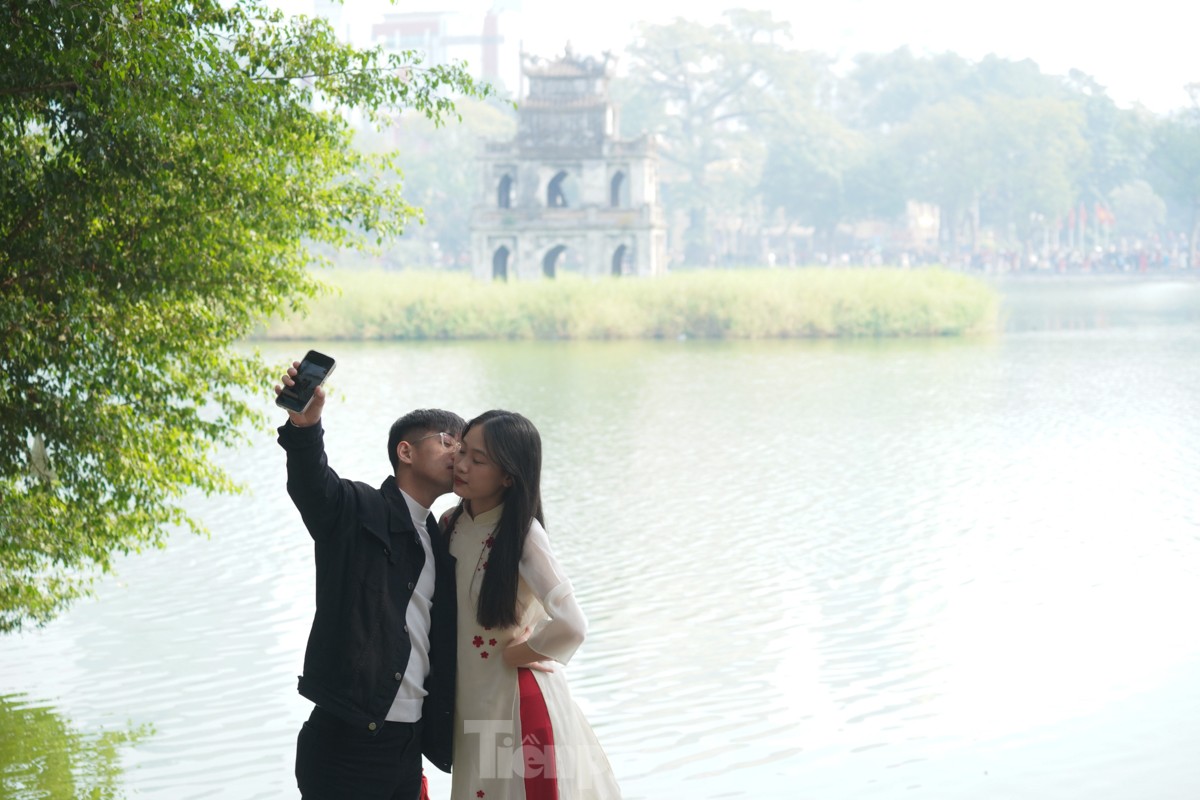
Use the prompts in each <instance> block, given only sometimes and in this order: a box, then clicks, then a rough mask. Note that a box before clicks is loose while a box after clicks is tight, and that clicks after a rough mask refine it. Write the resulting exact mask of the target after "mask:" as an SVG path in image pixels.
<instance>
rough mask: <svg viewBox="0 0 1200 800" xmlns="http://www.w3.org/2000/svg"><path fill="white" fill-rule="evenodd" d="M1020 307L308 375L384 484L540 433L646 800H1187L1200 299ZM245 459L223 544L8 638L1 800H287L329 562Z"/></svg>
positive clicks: (270, 478) (435, 351)
mask: <svg viewBox="0 0 1200 800" xmlns="http://www.w3.org/2000/svg"><path fill="white" fill-rule="evenodd" d="M1001 288H1002V291H1003V292H1004V296H1005V316H1006V320H1007V321H1006V331H1005V333H1003V334H1002V335H999V336H995V337H989V338H982V339H966V340H935V341H833V342H809V341H788V342H748V343H729V342H698V341H686V342H674V341H672V342H631V343H524V342H522V343H442V344H434V343H430V344H395V343H389V344H346V343H325V344H320V343H318V346H319V347H320V349H323V350H326V351H327V352H329V353H331V354H333V355H334V356H336V357H337V358H338V360H339V365H338V369H337V372H336V373H335V376H334V379H333V385H334V388H335V390H336V394H335V399H334V400H333V401H332V402H331V403H330V406H329V408H328V410H327V413H326V422H327V428H328V433H327V442H328V447H329V451H330V460H331V463H332V464H333V465H334V467H335V468H336V469H338V470H339V472H341V474H343V475H346V476H351V477H356V478H360V479H365V480H367V481H369V482H372V483H376V482H378V481H380V480H382V478H383V477H384V476H385V475H386V473H387V472H388V471H389V469H388V464H387V461H386V454H385V450H386V447H385V437H386V429H387V426H388V424H389V423H390V422H391V420H392V419H393V418H394V417H396V416H397V415H398V414H399V413H401V412H403V411H405V410H407V409H409V408H412V407H418V406H430V405H439V406H446V407H450V408H454V409H456V410H458V411H459V412H460V413H462V414H463V415H464V416H471V415H474V414H476V413H478V412H480V411H482V410H484V409H486V408H489V407H494V406H498V407H506V408H511V409H515V410H519V411H522V412H523V413H525V414H526V415H527V416H529V417H530V418H531V419H533V420H534V421H535V422H536V423H537V425H538V426H539V428H540V429H541V431H542V435H543V439H544V442H545V451H546V455H545V458H546V466H545V473H544V474H545V486H544V496H545V502H546V508H547V523H548V528H549V531H550V535H551V539H552V541H553V542H554V545H555V547H556V550H557V553H558V555H559V557H560V559H561V560H562V562H563V564H564V566H565V567H566V569H567V570H568V572H569V574H570V575H571V578H572V580H573V582H574V584H575V586H576V589H577V593H578V595H579V598H580V601H581V603H582V605H583V607H584V610H585V611H586V612H587V614H588V616H589V619H590V622H591V634H590V637H589V639H588V641H587V642H586V643H585V645H584V646H583V648H582V649H581V650H580V652H579V653H578V654H577V656H576V658H575V660H574V661H572V663H571V665H570V666H569V667H568V668H567V674H568V676H569V680H570V682H571V685H572V689H573V691H574V693H575V695H576V699H577V700H578V702H579V704H580V705H581V706H582V707H583V708H584V709H585V711H586V712H587V713H588V715H589V717H590V719H591V721H592V722H593V725H594V727H595V728H596V730H597V733H598V735H599V737H600V739H601V741H602V742H603V744H604V745H605V747H606V749H607V752H608V755H609V757H610V760H611V761H612V763H613V765H614V767H615V769H616V771H617V774H618V777H619V779H620V781H621V784H622V788H623V790H624V793H625V797H627V798H649V799H653V800H675V799H676V798H741V797H745V798H758V799H760V800H761V799H762V798H768V799H769V798H820V799H821V800H835V799H840V798H896V797H919V798H939V799H940V798H945V799H946V800H950V799H954V800H957V799H958V798H971V800H980V798H997V800H999V799H1000V798H1005V799H1007V798H1063V799H1064V800H1066V799H1070V800H1105V799H1107V798H1111V799H1112V800H1118V799H1119V800H1127V799H1128V798H1151V797H1152V798H1156V800H1171V799H1172V798H1179V799H1180V800H1184V799H1185V798H1186V799H1187V800H1193V798H1195V797H1197V796H1200V758H1197V756H1196V753H1197V747H1198V746H1200V633H1198V631H1200V625H1198V624H1197V621H1196V613H1197V609H1200V399H1198V398H1200V281H1195V280H1188V281H1182V280H1181V281H1169V280H1156V281H1125V280H1104V279H1094V280H1073V281H1059V280H1054V279H1045V280H1040V281H1021V282H1016V281H1010V282H1007V283H1003V284H1001ZM301 349H302V346H300V345H295V346H281V345H271V346H269V347H266V348H264V353H265V354H266V355H268V356H269V357H270V358H272V359H275V360H277V361H279V362H280V363H283V362H285V361H287V360H289V359H290V358H291V357H293V356H298V355H299V354H300V351H301ZM224 460H225V461H226V462H227V463H228V465H229V468H230V469H231V471H232V472H233V474H234V475H235V476H236V477H237V478H239V479H240V480H242V481H243V482H244V483H245V484H246V486H247V489H248V491H247V493H246V494H244V495H241V496H236V497H232V498H228V497H226V498H216V499H205V498H194V499H191V500H189V507H190V508H192V509H193V510H194V511H195V513H196V514H197V515H198V516H199V517H200V518H201V519H203V520H204V521H205V522H206V523H207V525H208V526H209V528H210V529H211V531H212V537H211V538H209V539H204V538H199V537H195V536H190V535H186V534H179V535H177V536H175V537H174V538H173V539H172V541H171V543H170V546H169V547H168V548H167V549H166V550H164V551H152V552H148V553H144V554H140V555H137V556H133V557H130V558H127V559H123V560H121V562H120V565H119V574H118V575H116V576H114V577H111V578H108V579H106V580H104V581H103V582H102V584H101V585H100V587H99V592H98V597H97V598H96V599H95V600H90V601H87V602H84V603H80V604H79V605H77V606H76V607H75V608H73V609H72V610H71V611H70V612H69V613H68V614H67V615H65V616H64V617H62V618H61V619H59V620H57V621H56V622H54V623H52V624H51V625H49V626H48V627H46V628H45V629H43V630H39V631H33V632H29V633H26V634H22V635H18V636H10V637H7V638H5V639H3V649H2V650H0V733H2V734H3V736H2V743H0V782H2V785H3V792H4V794H3V796H4V797H11V798H33V797H55V798H57V797H63V798H66V797H74V796H85V795H88V793H89V792H91V791H93V790H94V791H95V792H97V793H96V794H95V795H94V796H97V797H99V796H127V797H138V798H164V800H165V799H167V798H170V800H179V799H180V798H210V797H221V798H225V797H228V798H289V797H297V796H298V793H297V792H296V790H295V781H294V779H293V776H292V768H293V756H294V747H295V735H296V731H297V730H298V728H299V725H300V722H301V721H302V720H303V719H304V718H306V716H307V714H308V712H309V708H310V705H309V703H308V702H307V701H305V700H304V699H303V698H301V697H299V695H297V694H296V692H295V678H296V674H297V672H298V671H299V669H300V665H301V660H302V655H303V647H304V641H305V637H306V635H307V631H308V623H309V619H310V616H311V613H312V600H313V591H312V584H313V566H312V562H311V549H310V546H309V540H308V537H307V535H306V534H305V533H304V531H303V529H302V527H301V525H300V522H299V519H298V516H297V514H296V513H295V511H294V510H293V508H292V507H291V505H290V503H289V501H288V499H287V496H286V494H285V492H284V476H283V454H282V452H281V451H280V450H279V448H278V447H277V446H276V445H275V443H274V441H273V438H272V437H271V436H269V435H267V434H265V433H264V434H261V435H258V436H257V437H256V438H255V439H254V441H253V442H252V443H251V444H249V445H248V446H246V447H245V448H244V449H242V450H240V451H238V452H236V453H232V454H228V455H227V456H226V457H225V458H224ZM446 505H448V500H443V501H441V502H440V503H439V504H438V508H442V507H445V506H446ZM126 736H132V737H133V741H122V738H123V737H126ZM431 778H432V783H433V787H434V792H435V797H439V796H442V797H444V796H446V794H447V793H448V787H449V782H448V779H446V778H445V776H442V775H441V774H440V773H436V771H435V772H434V774H432V775H431ZM88 796H93V795H88Z"/></svg>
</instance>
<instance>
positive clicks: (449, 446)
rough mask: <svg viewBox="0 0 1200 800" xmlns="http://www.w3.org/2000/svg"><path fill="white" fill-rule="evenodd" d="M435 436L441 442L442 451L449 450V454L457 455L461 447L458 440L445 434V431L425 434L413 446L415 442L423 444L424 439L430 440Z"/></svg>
mask: <svg viewBox="0 0 1200 800" xmlns="http://www.w3.org/2000/svg"><path fill="white" fill-rule="evenodd" d="M435 436H436V437H438V438H439V439H440V440H441V445H442V449H443V450H450V451H451V452H455V453H457V452H458V451H459V449H460V448H461V447H462V445H461V444H459V441H458V439H455V438H454V437H453V436H451V435H450V434H448V433H446V432H445V431H440V432H438V433H428V434H425V435H424V436H421V437H420V438H418V439H416V440H414V441H413V444H416V443H417V442H423V441H425V440H426V439H432V438H433V437H435Z"/></svg>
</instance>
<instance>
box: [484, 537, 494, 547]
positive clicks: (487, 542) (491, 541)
mask: <svg viewBox="0 0 1200 800" xmlns="http://www.w3.org/2000/svg"><path fill="white" fill-rule="evenodd" d="M495 543H496V540H495V538H493V537H491V536H489V537H487V538H486V539H484V540H483V546H484V547H491V546H492V545H493V544H495Z"/></svg>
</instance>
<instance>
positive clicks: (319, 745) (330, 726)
mask: <svg viewBox="0 0 1200 800" xmlns="http://www.w3.org/2000/svg"><path fill="white" fill-rule="evenodd" d="M296 784H297V785H298V786H299V787H300V795H301V796H302V797H303V798H304V800H417V798H418V797H419V796H420V794H421V723H420V722H417V723H410V722H385V723H383V725H382V726H381V727H380V728H379V730H377V731H368V730H364V729H361V728H359V727H357V726H351V725H348V724H346V723H345V722H343V721H342V720H340V719H338V718H337V717H335V716H334V715H333V714H330V713H329V712H328V711H325V710H323V709H322V708H321V707H320V706H313V710H312V714H311V715H310V716H309V718H308V721H307V722H305V723H304V725H303V726H302V727H301V728H300V735H299V736H298V737H297V739H296Z"/></svg>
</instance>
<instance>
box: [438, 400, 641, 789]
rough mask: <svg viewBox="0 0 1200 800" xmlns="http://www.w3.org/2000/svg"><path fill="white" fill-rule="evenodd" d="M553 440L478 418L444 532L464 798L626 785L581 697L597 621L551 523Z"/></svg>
mask: <svg viewBox="0 0 1200 800" xmlns="http://www.w3.org/2000/svg"><path fill="white" fill-rule="evenodd" d="M541 471H542V440H541V437H540V436H539V435H538V432H537V428H535V427H534V426H533V424H532V423H531V422H530V421H529V420H527V419H526V418H525V417H523V416H521V415H520V414H514V413H511V412H508V411H488V412H486V413H484V414H481V415H480V416H478V417H476V418H475V419H473V420H471V421H470V422H468V423H467V427H466V428H465V429H464V431H463V438H462V448H461V450H460V451H459V453H458V456H457V458H456V461H455V470H454V492H455V494H457V495H458V496H459V497H460V498H462V500H461V502H460V503H459V505H458V506H457V507H456V508H455V509H453V510H452V511H450V512H448V513H447V515H446V517H445V519H444V524H443V525H442V528H443V530H445V531H447V532H448V535H449V536H450V553H451V554H452V555H453V556H454V557H455V558H456V559H457V561H458V563H457V567H456V572H455V578H456V580H457V583H458V676H457V691H456V696H455V720H454V724H455V730H454V769H453V773H452V775H453V786H452V790H451V797H452V799H453V800H581V799H582V798H588V800H613V798H619V797H620V790H619V789H618V788H617V783H616V780H615V778H614V777H613V773H612V768H611V767H610V766H609V763H608V759H607V758H606V757H605V756H604V751H603V750H602V749H601V748H600V743H599V742H598V741H597V740H596V736H595V734H593V733H592V729H591V727H590V726H589V725H588V723H587V720H586V719H584V716H583V713H582V712H581V711H580V710H579V708H578V707H577V706H576V705H575V703H574V701H572V700H571V695H570V693H569V691H568V690H567V683H566V678H565V677H564V676H563V673H562V671H561V670H560V669H558V668H557V666H556V665H555V663H554V662H557V663H558V664H566V663H567V661H569V660H570V658H571V656H572V654H573V653H574V652H575V650H576V648H578V647H579V645H580V644H581V643H582V642H583V638H584V635H585V633H586V630H587V621H586V620H585V619H584V616H583V612H582V611H581V610H580V608H579V605H578V603H576V602H575V595H574V593H573V591H572V589H571V583H570V581H568V580H567V577H566V575H565V574H564V573H563V570H562V567H561V566H560V565H559V563H558V560H557V559H555V557H554V554H553V553H552V552H551V550H550V539H549V538H548V537H547V536H546V530H545V528H543V527H542V521H543V520H542V497H541Z"/></svg>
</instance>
